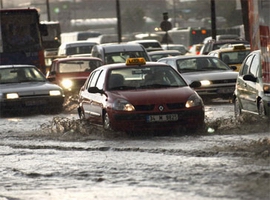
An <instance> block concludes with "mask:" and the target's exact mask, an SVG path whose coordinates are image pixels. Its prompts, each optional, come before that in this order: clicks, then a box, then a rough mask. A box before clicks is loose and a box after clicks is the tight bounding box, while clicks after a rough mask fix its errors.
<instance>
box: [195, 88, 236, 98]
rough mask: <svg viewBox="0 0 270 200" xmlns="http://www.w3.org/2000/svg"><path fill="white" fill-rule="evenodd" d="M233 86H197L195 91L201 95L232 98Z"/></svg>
mask: <svg viewBox="0 0 270 200" xmlns="http://www.w3.org/2000/svg"><path fill="white" fill-rule="evenodd" d="M234 90H235V86H230V87H220V88H216V87H215V88H198V89H196V92H197V93H198V94H199V95H200V96H201V97H202V98H204V97H209V98H232V97H233V93H234Z"/></svg>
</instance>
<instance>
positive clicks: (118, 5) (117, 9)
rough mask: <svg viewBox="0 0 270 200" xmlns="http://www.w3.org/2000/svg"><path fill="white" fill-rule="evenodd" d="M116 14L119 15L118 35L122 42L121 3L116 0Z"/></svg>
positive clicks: (119, 41) (119, 40)
mask: <svg viewBox="0 0 270 200" xmlns="http://www.w3.org/2000/svg"><path fill="white" fill-rule="evenodd" d="M116 15H117V33H118V34H117V35H118V43H121V42H122V29H121V13H120V3H119V0H116Z"/></svg>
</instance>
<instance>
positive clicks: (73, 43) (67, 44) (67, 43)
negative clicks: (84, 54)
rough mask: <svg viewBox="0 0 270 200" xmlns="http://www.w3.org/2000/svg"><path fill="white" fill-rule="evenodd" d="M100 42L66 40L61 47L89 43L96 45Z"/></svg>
mask: <svg viewBox="0 0 270 200" xmlns="http://www.w3.org/2000/svg"><path fill="white" fill-rule="evenodd" d="M96 44H98V43H97V42H89V41H85V40H84V41H82V40H79V41H73V42H65V43H62V44H61V45H60V46H61V47H73V46H87V45H96Z"/></svg>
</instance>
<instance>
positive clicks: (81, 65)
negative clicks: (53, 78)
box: [59, 60, 102, 73]
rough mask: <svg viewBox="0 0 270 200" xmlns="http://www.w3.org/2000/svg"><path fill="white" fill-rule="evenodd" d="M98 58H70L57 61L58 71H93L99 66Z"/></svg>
mask: <svg viewBox="0 0 270 200" xmlns="http://www.w3.org/2000/svg"><path fill="white" fill-rule="evenodd" d="M101 64H102V63H101V62H100V61H98V60H91V61H89V60H70V61H65V62H60V63H59V73H72V72H85V71H93V70H94V69H96V68H97V67H99V66H101Z"/></svg>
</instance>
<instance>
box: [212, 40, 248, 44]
mask: <svg viewBox="0 0 270 200" xmlns="http://www.w3.org/2000/svg"><path fill="white" fill-rule="evenodd" d="M209 42H213V43H214V44H227V43H228V44H229V43H232V44H237V43H239V44H243V43H245V44H249V42H248V41H246V40H218V41H215V40H212V41H209Z"/></svg>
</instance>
